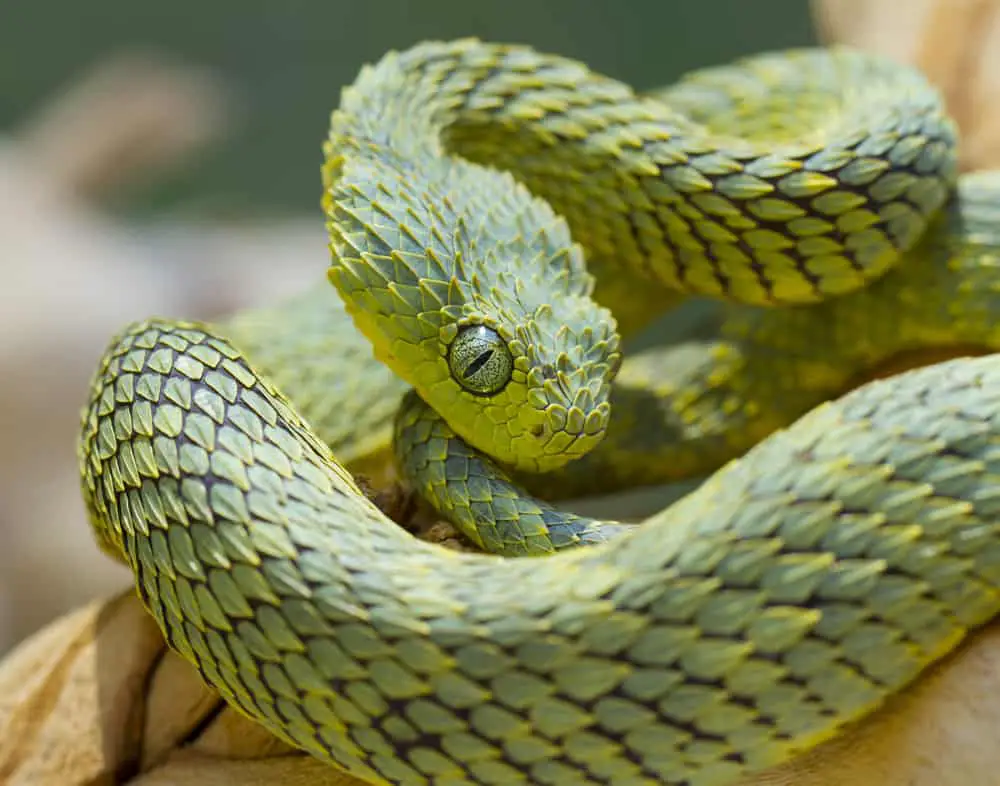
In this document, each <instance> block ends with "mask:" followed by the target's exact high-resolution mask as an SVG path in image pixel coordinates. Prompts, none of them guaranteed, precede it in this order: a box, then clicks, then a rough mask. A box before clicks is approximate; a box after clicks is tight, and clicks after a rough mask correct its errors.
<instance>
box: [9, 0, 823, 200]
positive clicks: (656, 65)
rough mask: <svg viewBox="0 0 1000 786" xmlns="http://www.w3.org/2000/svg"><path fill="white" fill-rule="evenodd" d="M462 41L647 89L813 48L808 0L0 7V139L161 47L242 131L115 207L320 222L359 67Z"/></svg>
mask: <svg viewBox="0 0 1000 786" xmlns="http://www.w3.org/2000/svg"><path fill="white" fill-rule="evenodd" d="M465 35H476V36H479V37H483V38H489V39H495V40H505V41H516V42H522V43H528V44H533V45H534V46H536V47H539V48H541V49H543V50H546V51H551V52H555V53H559V54H563V55H568V56H571V57H575V58H579V59H581V60H584V61H585V62H587V63H588V64H589V65H590V66H591V67H593V68H594V69H596V70H598V71H601V72H603V73H606V74H608V75H610V76H614V77H617V78H620V79H622V80H625V81H627V82H629V83H631V84H633V85H635V86H636V87H637V88H640V89H644V88H651V87H656V86H658V85H661V84H666V83H668V82H670V81H672V80H673V79H675V78H676V77H677V76H678V75H679V74H681V73H682V72H683V71H685V70H688V69H691V68H695V67H699V66H704V65H711V64H716V63H721V62H724V61H726V60H728V59H731V58H733V57H736V56H739V55H744V54H749V53H753V52H756V51H760V50H764V49H772V48H779V47H787V46H799V45H803V44H809V43H812V42H813V40H814V33H813V30H812V28H811V23H810V18H809V4H808V3H806V2H803V1H802V0H760V1H759V2H749V0H701V2H697V3H694V2H690V3H681V2H665V1H663V0H660V1H659V2H657V0H630V1H629V2H625V1H624V0H623V1H621V2H614V1H613V0H591V1H589V2H571V0H504V2H484V3H474V2H460V1H459V0H423V2H419V3H416V2H414V3H408V2H403V1H402V0H392V1H387V0H381V1H378V0H374V1H370V2H358V1H357V0H355V1H353V2H343V1H342V0H341V1H340V2H338V1H337V0H330V1H329V2H318V1H317V2H303V1H302V0H288V1H286V2H275V1H274V0H271V1H270V2H268V1H266V0H238V1H237V0H195V1H192V0H173V1H172V2H166V3H150V2H132V1H130V0H89V2H76V1H75V0H31V1H30V2H29V1H28V0H0V128H6V127H9V126H10V125H11V124H12V123H14V122H15V120H16V119H17V118H18V117H20V116H22V115H24V114H25V113H27V112H29V111H30V110H32V109H33V108H34V107H35V106H37V105H38V104H39V102H42V101H44V100H45V97H46V96H48V95H51V94H52V93H53V92H55V91H58V90H59V89H60V87H61V86H62V85H64V84H66V83H67V81H68V80H70V79H71V78H72V76H73V75H74V74H76V73H78V72H79V71H80V70H81V69H85V68H87V67H89V66H91V65H93V64H94V63H95V62H97V61H98V60H100V59H101V58H102V57H103V56H105V55H107V54H108V53H110V52H114V51H117V50H119V49H121V48H123V47H124V48H133V47H134V48H153V49H155V50H158V51H160V52H162V53H164V54H166V55H169V56H170V57H172V58H176V59H177V60H179V61H181V62H186V63H190V64H195V65H202V66H207V67H209V68H211V69H214V70H217V71H218V72H219V73H220V75H221V76H222V77H223V78H224V79H225V80H226V82H227V83H228V86H229V87H231V88H232V89H233V90H234V94H235V98H236V106H237V109H238V110H239V114H238V115H237V121H238V122H237V124H236V126H235V127H234V129H233V130H232V133H230V134H227V135H226V136H225V137H224V138H223V140H222V141H221V142H220V143H217V144H216V145H214V146H213V147H211V148H209V149H207V150H206V151H204V152H203V153H201V154H200V155H199V157H198V158H197V159H196V160H195V161H193V162H192V163H190V164H188V165H186V166H185V167H184V168H182V169H178V170H176V171H172V172H170V173H168V175H167V177H163V178H160V179H158V180H157V182H156V184H155V186H149V187H144V188H141V189H133V190H131V191H126V192H124V193H123V194H116V203H115V205H114V207H116V208H118V209H124V210H127V211H128V212H130V213H148V212H150V211H159V210H163V209H165V208H170V207H174V206H176V205H178V204H180V203H183V204H184V205H185V206H186V207H187V209H189V210H190V209H192V208H193V209H195V210H196V211H197V212H202V211H209V212H213V213H217V212H221V213H223V214H233V213H238V214H245V213H246V212H247V211H251V212H256V211H267V212H273V211H279V212H286V211H287V212H296V213H299V212H301V211H310V212H312V211H316V210H317V200H318V190H319V176H318V165H319V144H320V140H321V139H322V137H323V134H324V131H325V128H326V122H327V116H328V114H329V112H330V110H331V109H332V108H333V107H334V106H335V105H336V103H337V101H338V95H339V91H340V88H341V87H342V86H343V85H345V84H346V83H349V82H350V81H351V80H352V79H353V78H354V76H355V74H356V73H357V70H358V68H359V66H360V65H361V64H363V63H365V62H370V61H372V60H375V59H377V58H378V57H379V56H380V55H381V54H382V53H383V52H384V51H385V50H387V49H389V48H400V47H406V46H407V45H409V44H411V43H414V42H415V41H417V40H420V39H424V38H452V37H457V36H465Z"/></svg>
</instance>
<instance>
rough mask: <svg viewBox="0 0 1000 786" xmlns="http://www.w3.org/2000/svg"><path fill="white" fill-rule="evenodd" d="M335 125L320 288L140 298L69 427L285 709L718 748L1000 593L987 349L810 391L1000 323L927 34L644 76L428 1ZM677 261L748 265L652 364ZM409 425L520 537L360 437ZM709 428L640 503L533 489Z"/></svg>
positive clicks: (186, 602)
mask: <svg viewBox="0 0 1000 786" xmlns="http://www.w3.org/2000/svg"><path fill="white" fill-rule="evenodd" d="M325 154H326V162H325V164H324V168H323V177H324V197H323V205H324V210H325V212H326V215H327V218H328V228H329V232H330V237H331V247H332V252H333V255H332V257H333V261H332V265H331V267H330V269H329V278H330V280H331V281H332V283H333V285H334V287H330V286H329V285H328V284H327V285H324V286H322V287H317V289H315V290H314V291H311V292H308V293H305V294H303V295H302V296H300V297H299V298H296V299H294V300H292V301H291V302H288V303H284V304H280V305H277V306H274V307H271V308H269V309H263V310H260V311H256V312H248V313H244V314H239V315H236V316H235V317H234V318H233V319H232V320H231V321H230V322H229V323H227V324H225V325H220V326H207V325H195V324H187V323H177V322H172V321H165V320H151V321H148V322H144V323H142V324H138V325H133V326H131V327H130V328H128V329H127V330H126V331H124V332H123V333H122V335H120V336H119V337H117V338H116V339H115V341H114V342H113V343H112V345H111V347H110V348H109V349H108V351H107V353H106V355H105V357H104V358H103V360H102V362H101V364H100V367H99V369H98V371H97V374H96V377H95V381H94V384H93V387H92V389H91V395H90V400H89V404H88V406H87V407H86V410H85V413H84V419H83V427H82V434H81V440H80V457H81V459H80V460H81V467H82V473H83V492H84V496H85V498H86V502H87V505H88V508H89V510H90V514H91V519H92V523H93V525H94V528H95V533H96V535H97V537H98V539H99V541H100V542H101V544H102V545H103V546H104V547H105V548H106V549H107V550H109V551H110V552H111V553H113V554H115V555H116V556H118V557H119V558H121V559H123V560H124V561H125V562H126V563H127V564H128V565H129V566H130V567H131V569H132V570H133V572H134V574H135V577H136V587H137V589H138V592H139V593H140V595H141V597H142V599H143V601H144V603H145V604H146V605H147V607H148V608H149V610H150V612H151V613H152V614H153V615H154V616H155V618H156V620H157V621H158V623H159V625H160V627H161V629H162V630H163V633H164V635H165V636H166V638H167V640H168V642H169V644H170V646H171V647H172V648H174V649H175V650H177V651H178V652H179V653H181V654H182V655H183V656H184V657H185V658H187V659H188V660H189V661H190V662H191V663H192V664H194V666H195V667H196V668H197V669H198V670H199V671H200V673H201V675H202V676H203V678H204V679H205V680H206V681H207V682H208V683H209V684H210V685H212V686H213V687H214V688H215V689H216V690H217V691H218V692H219V693H220V694H221V695H222V696H224V697H225V699H226V700H227V701H229V702H230V703H231V704H233V705H234V706H236V707H237V708H239V709H241V710H242V711H243V712H245V713H246V714H248V715H249V716H251V717H252V718H255V719H256V720H258V721H259V722H261V723H262V724H264V725H266V726H267V728H269V729H270V730H271V731H272V732H274V733H275V734H277V735H278V736H279V737H281V738H283V739H285V740H287V741H289V742H290V743H292V744H294V745H296V746H298V747H300V748H302V749H303V750H305V751H308V752H309V753H311V754H313V755H314V756H317V757H319V758H321V759H324V760H326V761H328V762H330V763H331V764H335V765H337V766H339V767H342V768H344V769H346V770H348V771H350V772H351V773H353V774H355V775H357V776H358V777H360V778H362V779H366V780H369V781H372V782H395V783H406V784H410V783H413V784H416V783H441V784H444V783H449V784H458V783H500V784H508V783H537V784H582V783H614V784H616V786H624V785H625V784H645V783H671V784H681V783H684V784H696V785H697V786H709V785H710V784H711V785H718V784H730V783H734V782H736V781H737V780H738V779H739V778H740V777H741V776H742V775H744V774H745V773H748V772H751V771H754V770H758V769H760V768H763V767H767V766H769V765H772V764H774V763H777V762H780V761H783V760H785V759H787V758H788V757H790V756H792V755H794V754H795V753H796V752H798V751H801V750H803V749H805V748H807V747H809V746H812V745H815V744H816V743H818V742H820V741H822V740H824V739H826V738H828V737H829V736H830V735H832V734H834V733H836V731H837V730H838V729H839V728H840V727H842V726H843V724H845V723H847V722H850V721H852V720H854V719H857V718H859V717H860V716H862V715H863V714H865V713H867V712H869V711H871V710H872V709H874V708H875V707H877V706H878V705H879V704H880V703H881V702H882V701H883V700H884V699H885V697H886V696H888V695H889V694H891V693H892V692H894V691H896V690H898V689H899V688H901V687H902V686H904V685H905V684H907V683H908V682H910V681H911V680H912V679H913V678H914V677H916V676H917V675H918V674H919V673H920V672H921V671H922V670H923V669H924V668H925V667H926V666H927V665H928V664H930V663H931V662H933V661H934V660H935V659H937V658H939V657H940V656H942V655H943V654H944V653H946V652H947V651H949V650H950V649H951V648H953V647H954V646H955V645H956V644H957V643H958V642H959V641H960V639H961V638H962V637H963V635H964V634H965V633H966V632H967V631H968V630H969V629H971V628H973V627H975V626H977V625H979V624H982V623H983V622H985V621H986V620H988V619H990V618H991V617H992V615H993V614H994V613H995V612H996V611H997V610H998V608H1000V598H998V590H1000V533H998V524H1000V484H998V480H1000V361H997V360H996V359H995V357H993V356H986V357H979V358H968V357H964V358H961V359H954V360H950V361H947V362H940V363H936V364H933V365H929V366H925V367H923V368H920V369H917V370H914V371H909V372H907V373H904V374H900V375H897V376H891V377H889V378H887V379H883V380H881V381H877V382H870V383H868V384H865V385H862V386H861V387H857V389H856V390H854V392H851V393H847V394H846V395H844V396H843V397H842V398H839V399H837V400H835V401H833V402H832V403H823V402H824V401H826V400H828V399H831V398H835V397H836V396H838V395H840V394H841V393H843V392H844V391H846V390H848V389H849V388H852V387H856V386H857V384H858V383H859V381H861V380H862V379H863V378H864V377H865V376H872V375H873V374H874V370H875V369H876V368H877V367H878V366H879V365H880V364H885V363H886V362H887V361H889V360H892V359H896V360H898V359H899V358H900V357H904V358H905V357H906V356H907V353H913V352H919V353H922V356H921V357H922V358H923V361H922V362H926V361H927V360H928V358H930V359H935V360H941V359H943V358H946V357H949V356H957V355H969V354H979V355H982V354H985V353H987V352H989V351H991V350H992V348H994V347H995V346H997V344H998V343H1000V342H998V338H1000V336H998V331H997V329H996V328H995V327H994V325H995V324H996V322H997V319H996V317H997V311H998V310H1000V309H998V302H1000V301H998V298H997V295H996V292H997V291H998V285H1000V277H998V274H997V272H996V271H997V262H996V260H997V249H998V248H1000V178H996V177H993V176H991V175H989V174H981V175H968V176H963V178H962V179H961V180H959V181H958V183H957V187H956V176H955V138H954V129H953V125H952V123H951V121H950V120H949V119H948V117H947V115H946V114H945V113H944V111H943V109H942V106H941V102H940V99H939V97H938V96H937V94H936V93H935V92H934V91H933V90H932V89H931V88H930V87H929V86H928V85H927V84H926V83H925V82H924V81H923V79H922V78H921V77H920V76H919V75H918V74H915V73H913V72H912V71H910V70H909V69H907V68H903V67H901V66H897V65H894V64H891V63H888V62H885V61H882V60H878V59H875V58H872V57H869V56H866V55H861V54H858V53H855V52H851V51H844V50H822V51H820V50H817V51H813V50H807V51H795V52H785V53H779V54H769V55H763V56H760V57H757V58H753V59H750V60H748V61H743V62H740V63H737V64H735V65H733V66H729V67H725V68H717V69H710V70H707V71H701V72H697V73H695V74H692V75H690V76H689V77H686V78H685V79H684V80H682V81H681V82H680V83H679V84H678V85H676V86H674V87H672V88H670V89H668V90H666V91H664V92H662V93H661V94H659V95H656V96H639V95H637V94H636V93H634V92H633V91H632V90H631V89H629V88H628V87H626V86H624V85H622V84H620V83H618V82H615V81H613V80H610V79H607V78H604V77H600V76H598V75H595V74H593V73H592V72H590V71H588V70H587V69H586V68H585V67H584V66H582V65H580V64H577V63H575V62H572V61H568V60H565V59H563V58H559V57H553V56H547V55H542V54H538V53H536V52H534V51H533V50H530V49H528V48H525V47H518V46H499V45H492V44H484V43H480V42H477V41H468V40H463V41H456V42H451V43H431V44H421V45H418V46H416V47H414V48H412V49H410V50H408V51H405V52H402V53H390V54H389V55H387V56H386V57H385V58H383V59H382V60H381V61H380V62H379V63H378V64H376V65H375V66H373V67H370V68H365V69H364V70H363V71H362V73H361V74H360V76H359V77H358V79H357V81H356V82H355V84H354V85H353V86H352V87H351V88H349V89H348V90H346V91H345V92H344V94H343V97H342V101H341V105H340V107H339V108H338V109H337V111H335V112H334V114H333V116H332V121H331V131H330V136H329V139H328V141H327V143H326V147H325ZM334 288H335V290H336V293H339V296H340V297H339V298H338V297H337V296H336V294H335V293H334V291H333V290H334ZM685 294H698V295H709V296H715V297H717V298H721V299H723V300H725V301H727V302H728V304H729V305H728V306H727V307H726V309H727V311H726V314H727V316H726V324H725V327H724V330H723V332H722V334H721V335H720V337H719V338H718V339H715V340H712V341H704V342H690V343H687V344H681V345H675V346H671V347H666V348H655V349H652V350H648V351H645V352H641V353H635V354H629V357H628V359H627V360H625V361H624V363H623V362H622V360H621V357H622V350H621V348H620V337H621V336H622V335H626V336H628V335H630V334H632V333H634V332H635V331H637V330H638V329H639V328H641V327H642V326H643V325H645V324H646V323H648V322H649V321H650V320H651V319H652V318H653V317H654V316H656V315H657V314H660V313H662V312H663V311H665V310H666V309H667V308H668V307H669V306H670V305H672V304H673V303H674V302H676V301H677V300H678V299H679V298H680V297H682V296H683V295H685ZM609 309H610V310H609ZM612 313H613V314H614V315H615V316H614V317H613V316H612ZM367 342H370V345H369V344H368V343H367ZM369 346H372V347H374V350H375V355H376V357H377V360H376V359H374V358H372V357H370V351H369V349H368V347H369ZM251 364H252V365H251ZM912 364H913V362H912V361H911V362H910V365H912ZM279 390H280V391H281V392H279ZM286 396H287V398H286ZM397 410H398V411H397ZM394 413H395V414H394ZM799 416H802V417H799ZM796 418H799V419H798V420H797V421H796V422H794V423H793V424H792V421H794V420H795V419H796ZM789 424H792V425H789ZM785 426H788V428H784V427H785ZM390 428H391V429H392V437H393V438H392V444H393V447H394V450H395V455H396V463H397V466H398V467H399V469H400V471H401V472H402V474H403V476H404V477H405V478H406V479H407V481H408V482H409V483H410V484H411V485H412V486H413V487H414V488H415V489H416V490H417V491H419V493H420V494H421V495H422V496H423V497H424V498H425V499H426V500H427V501H428V502H429V503H430V504H431V505H433V506H434V507H435V508H436V509H437V510H438V511H440V512H441V513H442V514H443V515H446V516H447V517H448V518H449V519H451V520H452V521H453V522H454V523H455V525H456V526H457V527H458V528H459V529H461V530H462V531H463V532H464V533H465V534H466V536H467V537H468V538H469V539H470V540H472V541H473V542H474V543H476V544H477V545H479V546H480V547H482V548H483V549H484V550H486V551H492V552H495V553H494V554H473V553H457V552H454V551H450V550H447V549H444V548H442V547H440V546H437V545H433V544H430V543H426V542H423V541H420V540H417V539H416V538H414V537H413V536H412V535H410V534H409V533H407V532H406V531H404V530H403V529H401V528H400V527H398V526H396V525H395V524H394V523H393V522H392V521H390V520H389V519H387V518H386V517H385V516H384V515H383V514H382V513H381V511H380V510H379V509H378V508H377V507H376V506H375V505H374V504H373V503H372V502H370V501H369V499H368V498H367V497H366V496H365V495H364V494H363V493H362V492H361V490H360V489H359V487H358V485H357V484H356V483H355V481H354V479H353V477H352V476H351V475H350V474H349V473H348V471H347V470H346V469H344V467H343V463H349V462H351V461H353V460H354V459H355V458H357V457H359V456H362V455H364V454H368V453H370V452H371V451H373V450H375V449H376V448H377V447H378V446H379V445H381V444H383V443H384V442H385V441H386V439H387V436H388V430H389V429H390ZM771 432H777V433H773V434H772V433H771ZM768 434H771V435H770V436H767V435H768ZM764 437H767V438H764ZM744 453H745V455H743V456H742V458H739V459H737V460H734V461H731V462H730V463H728V464H726V462H727V461H729V460H730V459H734V458H735V457H737V456H740V455H741V454H744ZM335 455H336V456H337V458H334V456H335ZM338 459H339V462H341V463H338ZM573 459H577V460H575V461H573ZM723 464H725V466H724V467H723V468H722V469H719V470H718V471H717V472H715V474H713V475H711V477H709V479H708V480H707V481H706V482H705V483H704V484H703V485H702V486H701V487H700V488H698V489H697V490H696V491H695V492H693V493H691V494H690V495H688V496H686V497H684V498H683V499H682V500H681V501H680V502H678V503H676V504H674V505H673V506H671V507H669V508H668V509H666V510H664V511H662V512H661V513H659V514H657V515H654V516H652V517H651V518H650V519H648V520H647V521H645V522H643V523H642V524H641V525H638V526H630V525H627V524H622V523H616V522H602V521H595V520H592V519H587V518H582V517H578V516H574V515H572V514H570V513H567V512H564V511H562V510H560V509H558V508H556V507H554V506H553V505H552V504H551V502H543V501H540V500H539V499H537V498H535V497H532V496H529V495H528V494H527V492H526V491H525V490H524V486H525V485H527V486H529V487H531V488H537V489H541V490H543V491H545V492H546V493H547V496H549V497H550V498H555V497H558V496H560V495H562V494H570V493H576V492H579V491H580V490H581V489H588V490H591V491H596V490H602V489H610V488H617V487H621V486H622V485H625V484H629V483H652V482H658V481H662V480H666V479H672V478H677V477H683V476H690V475H696V474H698V473H704V472H708V471H712V470H716V469H717V468H718V467H720V466H721V465H723ZM584 544H593V545H588V547H587V548H574V547H575V546H578V545H584ZM553 551H559V552H560V553H558V554H555V555H552V556H547V557H545V558H542V559H530V558H521V559H514V558H511V557H514V556H517V555H533V554H546V553H549V552H553Z"/></svg>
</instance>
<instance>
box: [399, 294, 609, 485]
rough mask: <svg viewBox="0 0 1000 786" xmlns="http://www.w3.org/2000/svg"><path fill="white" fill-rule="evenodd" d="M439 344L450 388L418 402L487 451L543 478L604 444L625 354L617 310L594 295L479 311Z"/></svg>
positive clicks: (470, 312)
mask: <svg viewBox="0 0 1000 786" xmlns="http://www.w3.org/2000/svg"><path fill="white" fill-rule="evenodd" d="M440 340H441V344H442V349H443V351H444V353H445V355H444V358H445V360H446V362H447V366H448V373H449V380H448V383H447V384H439V385H436V386H433V387H431V388H430V389H428V390H427V391H426V392H422V393H421V395H422V396H423V397H425V400H427V401H428V403H430V404H431V405H432V406H434V408H435V409H437V411H438V412H440V413H441V415H442V416H443V417H444V419H445V420H446V421H447V422H448V424H449V425H450V426H451V427H452V429H454V430H455V432H456V433H458V434H459V436H461V437H462V438H463V439H465V440H466V441H467V442H469V443H470V444H471V445H473V446H474V447H476V448H478V449H479V450H481V451H483V452H484V453H487V454H489V455H490V456H492V457H494V458H495V459H496V460H498V461H500V462H501V463H503V464H505V465H507V466H509V467H513V468H516V469H519V470H524V471H529V472H546V471H549V470H553V469H557V468H558V467H560V466H562V465H564V464H566V463H567V462H569V461H571V460H573V459H575V458H579V457H580V456H582V455H584V454H585V453H587V452H588V451H589V450H591V449H592V448H593V447H594V446H595V445H597V443H598V442H600V440H601V439H602V438H603V437H604V434H605V431H606V429H607V425H608V420H609V418H610V414H611V407H610V404H609V403H608V395H609V393H610V388H611V381H612V379H613V377H614V375H615V373H616V372H617V370H618V367H619V365H620V361H621V355H620V353H619V350H618V344H619V339H618V334H617V332H616V330H615V321H614V319H613V317H612V316H611V313H610V312H609V311H607V310H606V309H603V308H601V307H600V306H598V305H597V304H596V303H594V301H592V300H590V299H589V298H587V297H573V298H567V299H563V300H561V301H559V302H558V306H554V305H552V304H549V303H543V304H540V305H538V306H537V307H536V308H534V309H533V310H532V311H531V312H530V313H528V314H519V315H514V314H511V313H510V312H509V311H508V312H506V313H505V312H504V311H502V310H499V309H493V310H492V313H490V312H488V311H486V310H485V309H482V308H479V307H472V308H469V309H467V310H466V313H465V314H464V315H463V316H462V317H461V318H460V319H458V320H456V321H455V322H452V323H450V324H448V325H446V326H445V327H443V328H442V329H441V331H440ZM418 390H419V388H418Z"/></svg>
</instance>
